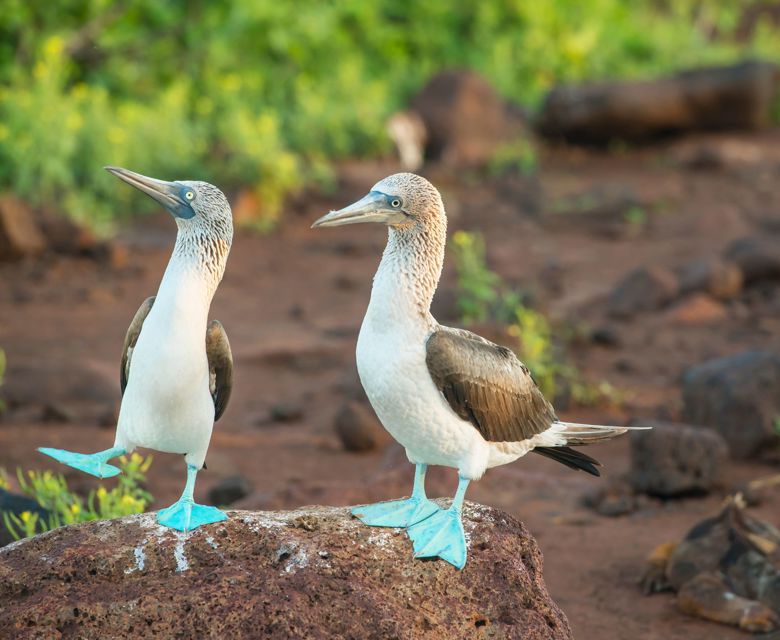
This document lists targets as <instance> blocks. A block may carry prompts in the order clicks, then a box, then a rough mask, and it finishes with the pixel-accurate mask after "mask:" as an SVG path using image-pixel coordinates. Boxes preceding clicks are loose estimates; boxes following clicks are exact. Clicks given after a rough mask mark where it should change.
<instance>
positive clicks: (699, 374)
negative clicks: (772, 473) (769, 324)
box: [682, 351, 780, 458]
mask: <svg viewBox="0 0 780 640" xmlns="http://www.w3.org/2000/svg"><path fill="white" fill-rule="evenodd" d="M682 395H683V403H684V409H683V414H684V416H685V420H686V421H688V422H690V423H692V424H697V425H703V426H707V427H712V428H714V429H716V430H717V431H718V432H719V433H720V434H721V435H722V436H723V438H724V439H725V440H726V442H727V443H728V445H729V449H730V450H731V454H732V456H734V457H737V458H747V457H750V456H753V455H755V454H757V453H759V452H761V450H762V449H763V448H764V447H765V446H767V445H771V444H774V443H776V442H777V440H778V436H777V433H776V431H775V420H776V419H777V416H779V415H780V356H778V355H776V354H774V353H770V352H767V351H747V352H743V353H739V354H737V355H733V356H728V357H725V358H718V359H715V360H710V361H708V362H705V363H703V364H700V365H697V366H695V367H692V368H690V369H688V370H687V371H686V372H685V374H684V375H683V389H682Z"/></svg>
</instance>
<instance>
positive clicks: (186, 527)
mask: <svg viewBox="0 0 780 640" xmlns="http://www.w3.org/2000/svg"><path fill="white" fill-rule="evenodd" d="M227 518H228V517H227V514H226V513H225V512H223V511H220V510H219V509H217V508H216V507H210V506H207V505H203V504H195V503H194V502H193V501H192V500H178V501H177V502H174V503H173V504H172V505H171V506H170V507H168V508H166V509H161V510H160V511H158V512H157V522H158V523H159V524H161V525H163V526H165V527H170V528H171V529H176V530H177V531H192V530H193V529H197V528H198V527H200V526H203V525H204V524H211V523H212V522H222V521H223V520H227Z"/></svg>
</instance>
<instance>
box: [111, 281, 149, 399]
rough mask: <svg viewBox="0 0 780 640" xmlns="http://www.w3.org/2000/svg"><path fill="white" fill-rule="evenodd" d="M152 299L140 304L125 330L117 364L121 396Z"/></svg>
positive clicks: (125, 386)
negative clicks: (120, 358) (119, 360)
mask: <svg viewBox="0 0 780 640" xmlns="http://www.w3.org/2000/svg"><path fill="white" fill-rule="evenodd" d="M154 299H155V296H151V297H149V298H147V299H146V300H144V301H143V302H142V303H141V306H140V307H138V311H136V312H135V315H134V316H133V320H132V322H131V323H130V326H129V327H128V329H127V334H125V343H124V345H123V346H122V360H121V362H120V364H119V387H120V388H121V389H122V395H124V393H125V389H126V388H127V379H128V377H129V376H130V361H131V360H132V357H133V349H134V348H135V345H136V344H137V343H138V336H139V335H141V328H142V327H143V325H144V320H146V316H148V315H149V312H150V311H151V310H152V305H153V304H154Z"/></svg>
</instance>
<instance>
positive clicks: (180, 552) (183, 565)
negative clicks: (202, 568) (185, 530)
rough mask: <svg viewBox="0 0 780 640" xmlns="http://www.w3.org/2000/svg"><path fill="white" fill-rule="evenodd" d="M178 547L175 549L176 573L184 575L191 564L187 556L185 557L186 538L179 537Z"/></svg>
mask: <svg viewBox="0 0 780 640" xmlns="http://www.w3.org/2000/svg"><path fill="white" fill-rule="evenodd" d="M177 538H178V540H177V541H176V546H175V547H174V549H173V557H174V559H175V560H176V572H177V573H182V572H183V571H186V570H187V569H189V568H190V563H189V562H187V556H185V555H184V541H185V540H186V537H185V536H177Z"/></svg>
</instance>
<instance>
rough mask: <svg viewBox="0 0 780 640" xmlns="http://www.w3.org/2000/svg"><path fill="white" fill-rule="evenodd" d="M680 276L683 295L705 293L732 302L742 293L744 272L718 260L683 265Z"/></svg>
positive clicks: (697, 261)
mask: <svg viewBox="0 0 780 640" xmlns="http://www.w3.org/2000/svg"><path fill="white" fill-rule="evenodd" d="M678 276H679V279H680V292H681V293H694V292H698V291H703V292H705V293H709V294H710V295H711V296H713V297H714V298H718V299H719V300H730V299H732V298H734V297H736V296H737V295H739V293H740V291H742V270H741V269H740V268H739V266H737V265H736V264H734V263H733V262H728V261H725V260H720V259H718V258H700V259H698V260H692V261H691V262H688V263H687V264H685V265H683V267H682V268H681V269H680V271H679V273H678Z"/></svg>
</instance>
